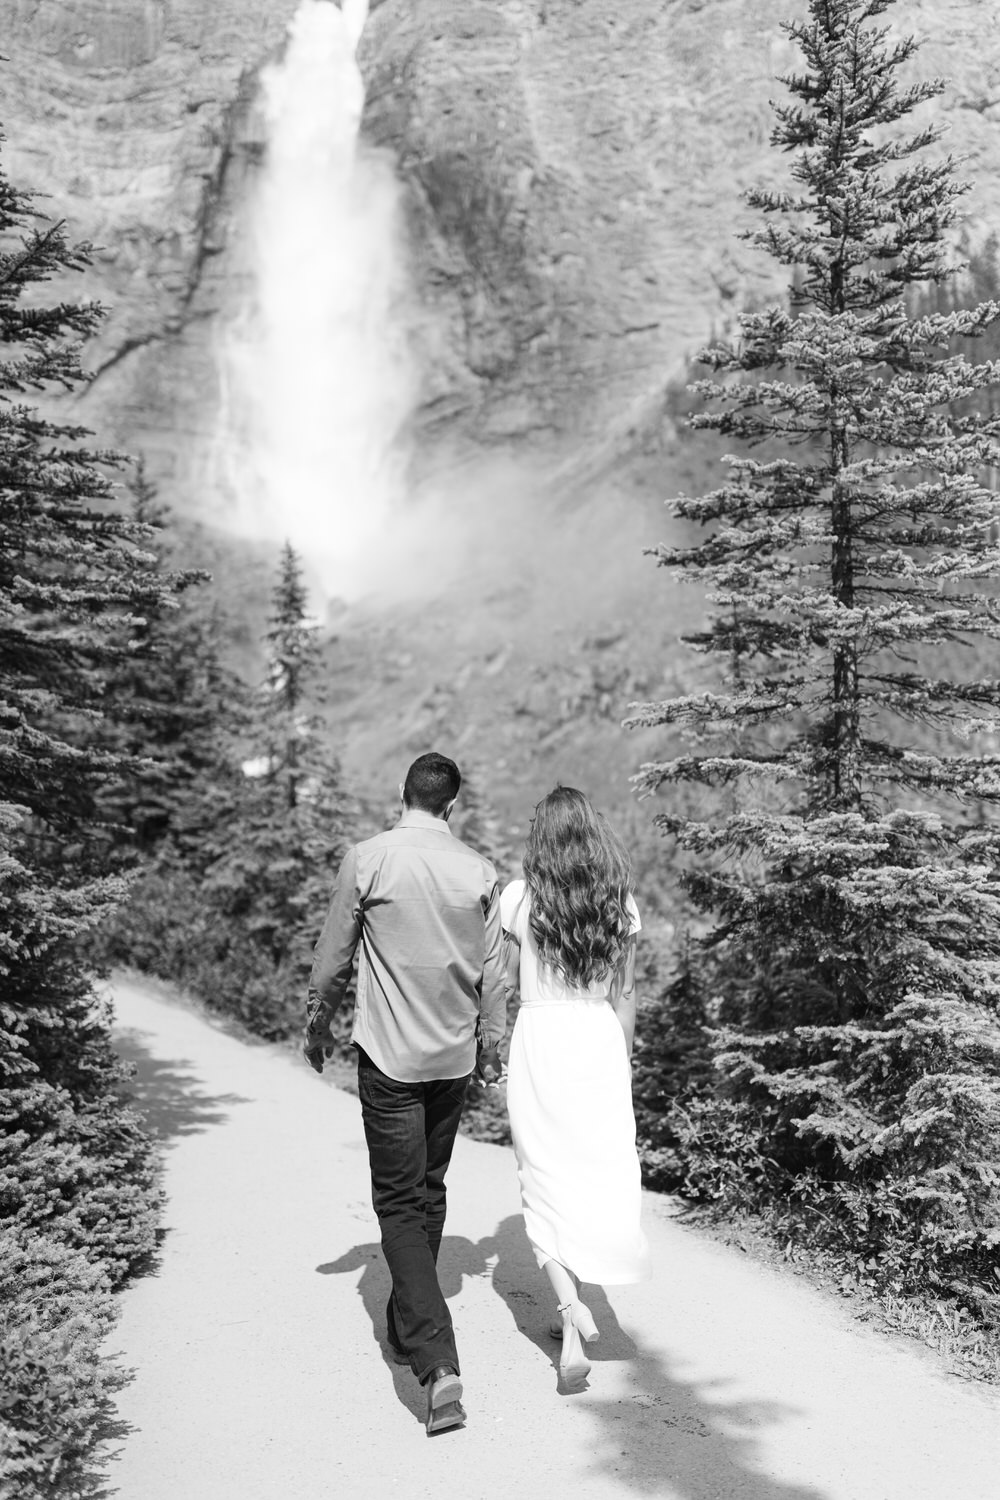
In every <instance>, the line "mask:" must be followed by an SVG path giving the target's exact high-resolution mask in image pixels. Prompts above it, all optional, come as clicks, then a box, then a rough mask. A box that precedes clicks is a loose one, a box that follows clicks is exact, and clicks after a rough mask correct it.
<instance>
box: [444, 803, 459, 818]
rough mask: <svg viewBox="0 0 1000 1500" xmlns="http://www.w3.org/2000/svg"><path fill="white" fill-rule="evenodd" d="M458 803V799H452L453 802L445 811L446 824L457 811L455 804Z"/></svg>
mask: <svg viewBox="0 0 1000 1500" xmlns="http://www.w3.org/2000/svg"><path fill="white" fill-rule="evenodd" d="M457 801H458V798H457V797H452V799H451V801H450V802H449V803H448V806H447V807H446V808H445V810H444V820H445V822H446V823H447V821H448V819H449V818H450V817H451V815H452V813H453V812H454V811H455V803H456V802H457Z"/></svg>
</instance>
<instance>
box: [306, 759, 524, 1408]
mask: <svg viewBox="0 0 1000 1500" xmlns="http://www.w3.org/2000/svg"><path fill="white" fill-rule="evenodd" d="M461 784H462V778H461V775H460V773H459V769H458V767H457V766H456V765H455V762H454V761H452V760H449V759H448V758H447V757H446V756H444V755H437V754H434V753H431V754H429V755H421V756H420V758H419V759H418V760H415V761H414V762H413V765H412V766H411V767H410V769H409V771H408V772H407V773H406V780H405V782H404V783H403V785H402V786H401V787H400V789H399V790H400V795H401V797H402V803H403V811H402V815H401V817H400V819H399V822H398V823H397V824H396V826H395V828H391V829H389V831H388V832H386V833H380V834H379V835H378V836H377V837H376V838H373V839H367V840H366V841H365V842H364V843H361V844H357V845H355V847H354V848H353V849H349V850H348V852H347V854H346V855H345V857H344V862H343V864H342V865H341V867H340V871H339V873H338V875H337V879H336V882H335V884H334V889H333V898H332V900H331V902H330V910H329V913H328V914H327V918H326V922H325V924H324V927H323V931H322V933H321V934H320V939H319V942H318V943H317V945H316V951H315V958H314V962H313V969H312V975H311V978H310V981H309V1011H308V1014H309V1024H308V1026H307V1029H306V1039H305V1045H304V1048H303V1050H304V1052H305V1055H306V1057H307V1058H308V1060H309V1062H310V1063H311V1064H312V1066H313V1067H314V1068H315V1069H316V1071H317V1072H320V1073H321V1072H322V1071H323V1058H324V1056H326V1057H329V1056H330V1055H331V1051H332V1047H333V1036H332V1033H331V1030H330V1022H331V1019H332V1017H333V1014H334V1012H335V1011H336V1009H337V1007H338V1006H339V1005H340V1003H341V1002H342V1000H343V998H344V995H345V993H346V990H347V987H348V984H349V982H350V978H351V968H352V964H353V960H354V954H355V950H356V949H357V947H358V944H359V942H360V945H361V952H360V955H359V959H358V980H357V998H356V1002H355V1009H354V1026H353V1030H352V1032H351V1041H352V1042H353V1043H354V1046H355V1047H356V1048H357V1052H358V1093H359V1094H360V1096H361V1112H362V1117H363V1119H364V1126H365V1138H366V1140H367V1142H368V1156H369V1160H370V1162H371V1174H372V1204H373V1206H374V1208H375V1212H376V1214H377V1215H378V1220H379V1226H380V1228H381V1231H382V1249H383V1251H384V1253H385V1258H386V1261H387V1263H388V1266H389V1274H390V1275H391V1277H392V1295H391V1296H390V1298H389V1304H388V1307H387V1309H386V1323H387V1333H388V1339H389V1346H390V1349H391V1350H392V1352H393V1354H394V1355H395V1356H396V1357H397V1359H398V1360H399V1361H400V1362H402V1363H406V1362H408V1363H409V1365H410V1368H411V1369H412V1370H413V1373H414V1374H415V1375H416V1376H417V1379H418V1380H419V1381H420V1382H421V1384H422V1385H424V1386H425V1387H426V1389H427V1431H428V1432H429V1433H432V1432H439V1431H442V1430H443V1429H445V1428H448V1427H457V1426H459V1425H460V1424H461V1423H462V1422H464V1421H465V1412H464V1410H463V1408H462V1405H461V1397H462V1384H461V1380H460V1379H459V1376H460V1374H461V1371H460V1367H459V1362H458V1352H457V1350H456V1347H455V1334H454V1330H453V1328H452V1322H451V1314H450V1313H449V1311H448V1305H447V1303H446V1302H445V1300H444V1297H443V1296H442V1293H441V1288H440V1285H439V1284H438V1279H437V1255H438V1248H439V1246H440V1244H441V1235H442V1232H443V1230H444V1219H445V1185H444V1179H445V1173H446V1172H447V1170H448V1163H449V1162H450V1160H451V1153H452V1148H453V1146H454V1143H455V1135H456V1132H457V1130H458V1122H459V1119H460V1117H461V1113H462V1105H463V1103H464V1100H465V1092H466V1087H467V1085H468V1083H469V1079H470V1076H471V1075H472V1072H473V1069H474V1068H475V1069H476V1071H477V1073H478V1076H479V1080H480V1081H482V1082H488V1081H491V1080H492V1079H493V1078H499V1076H500V1058H499V1054H498V1052H497V1048H498V1046H499V1044H500V1042H501V1040H502V1038H503V1034H504V1029H505V1026H506V1001H505V993H504V977H503V970H502V964H501V956H500V898H499V891H498V888H497V877H496V871H495V870H494V868H493V866H492V865H491V864H490V862H489V860H487V859H484V858H483V857H482V855H480V854H477V853H476V851H475V850H474V849H470V848H469V846H468V845H467V844H463V843H460V842H459V840H458V839H456V838H454V837H453V835H452V833H451V830H450V829H449V827H448V819H449V818H450V817H451V813H452V809H453V808H454V806H455V799H456V798H457V796H458V791H459V788H460V786H461ZM477 1048H478V1057H477Z"/></svg>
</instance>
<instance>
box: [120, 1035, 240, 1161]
mask: <svg viewBox="0 0 1000 1500" xmlns="http://www.w3.org/2000/svg"><path fill="white" fill-rule="evenodd" d="M114 1045H115V1051H116V1052H117V1053H118V1055H119V1057H121V1058H122V1059H123V1060H124V1061H125V1062H127V1063H131V1064H132V1066H133V1067H134V1069H135V1074H134V1077H133V1078H132V1079H131V1081H130V1083H129V1085H128V1087H127V1089H126V1090H125V1092H126V1093H127V1094H128V1095H129V1096H130V1097H131V1099H132V1101H133V1103H134V1104H135V1107H136V1108H137V1109H138V1111H139V1113H140V1114H141V1115H142V1117H143V1119H144V1120H145V1122H146V1124H147V1126H148V1127H149V1131H150V1134H151V1135H153V1136H155V1137H156V1138H157V1140H159V1141H160V1142H161V1143H164V1142H166V1141H168V1140H170V1139H171V1138H173V1137H176V1136H184V1135H193V1134H194V1133H195V1132H196V1131H200V1130H207V1129H208V1128H209V1127H210V1126H212V1125H222V1124H224V1122H225V1121H226V1120H227V1119H228V1118H229V1113H230V1110H229V1106H231V1105H234V1104H248V1103H249V1102H250V1101H249V1100H248V1099H246V1098H244V1096H243V1095H242V1094H207V1093H205V1092H204V1090H203V1089H202V1088H201V1087H200V1082H201V1080H200V1079H199V1077H198V1074H197V1072H196V1071H195V1070H196V1067H197V1064H196V1063H194V1062H192V1061H191V1060H190V1059H188V1058H173V1059H170V1060H167V1059H164V1058H161V1057H154V1056H153V1054H152V1052H151V1051H150V1049H149V1046H148V1045H147V1033H146V1032H144V1031H137V1030H135V1029H134V1028H129V1029H124V1028H118V1027H116V1028H115V1032H114Z"/></svg>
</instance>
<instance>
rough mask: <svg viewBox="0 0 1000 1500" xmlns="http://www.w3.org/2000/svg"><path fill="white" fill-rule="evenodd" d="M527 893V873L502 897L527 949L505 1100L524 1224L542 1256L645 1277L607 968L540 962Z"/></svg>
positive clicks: (512, 929) (621, 1278)
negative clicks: (603, 973)
mask: <svg viewBox="0 0 1000 1500" xmlns="http://www.w3.org/2000/svg"><path fill="white" fill-rule="evenodd" d="M530 899H531V898H530V894H529V892H528V889H527V886H526V884H525V882H524V881H523V880H513V881H511V883H510V885H508V886H507V887H506V889H505V890H504V892H503V894H502V896H501V898H500V919H501V922H502V924H503V927H504V930H505V931H506V932H508V933H510V935H511V936H512V937H513V938H516V940H517V942H518V943H519V944H520V954H521V956H520V980H521V1005H520V1009H519V1010H518V1013H517V1020H516V1021H515V1023H514V1031H513V1035H512V1037H511V1043H510V1057H509V1059H508V1063H507V1074H508V1076H507V1106H508V1109H509V1111H510V1128H511V1135H512V1136H513V1139H514V1151H515V1153H516V1156H517V1174H518V1178H519V1180H520V1184H521V1203H522V1207H523V1209H524V1227H525V1230H526V1231H527V1235H528V1239H529V1240H530V1241H531V1246H532V1249H533V1250H534V1252H535V1257H536V1259H537V1261H538V1264H539V1266H544V1264H545V1262H546V1261H547V1260H557V1261H559V1262H561V1264H562V1265H564V1266H566V1267H567V1268H568V1269H569V1270H570V1271H572V1272H573V1273H574V1274H575V1275H576V1276H577V1277H578V1278H579V1279H580V1280H581V1281H586V1282H590V1283H592V1284H593V1283H596V1284H599V1285H603V1286H608V1285H611V1286H614V1285H621V1284H623V1283H625V1282H632V1281H640V1280H641V1279H642V1278H643V1277H644V1276H645V1275H646V1274H647V1265H646V1261H647V1255H648V1251H647V1245H646V1237H645V1235H644V1234H643V1232H642V1229H641V1227H640V1224H639V1211H640V1203H641V1198H640V1177H639V1158H638V1156H637V1155H636V1149H635V1115H634V1113H633V1110H632V1075H631V1069H630V1067H629V1060H628V1052H627V1050H626V1047H625V1036H624V1033H623V1032H622V1028H621V1024H620V1023H619V1021H618V1017H617V1016H616V1015H615V1013H614V1010H613V1009H612V1007H611V1003H610V1000H609V994H610V980H608V979H605V980H602V981H599V982H598V983H596V984H592V985H590V986H589V987H587V988H586V989H582V988H573V987H571V986H570V985H568V984H567V983H566V982H565V981H564V980H563V979H562V978H560V976H559V975H557V974H555V973H554V972H553V970H552V969H551V968H550V967H549V966H548V965H546V964H544V963H542V961H541V958H540V956H539V952H538V947H537V944H536V942H535V938H534V934H533V933H532V931H531V926H530V924H529V921H528V912H529V903H530ZM629 899H630V906H631V914H632V929H631V930H632V931H633V932H638V931H639V929H640V927H641V925H642V924H641V923H640V921H639V912H638V910H637V908H636V906H635V903H634V901H632V900H631V897H630V898H629Z"/></svg>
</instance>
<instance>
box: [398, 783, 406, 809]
mask: <svg viewBox="0 0 1000 1500" xmlns="http://www.w3.org/2000/svg"><path fill="white" fill-rule="evenodd" d="M399 800H400V802H402V804H403V806H404V807H405V806H406V797H405V795H404V793H403V783H402V782H400V783H399Z"/></svg>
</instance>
